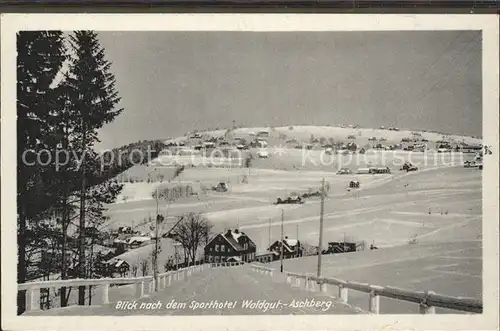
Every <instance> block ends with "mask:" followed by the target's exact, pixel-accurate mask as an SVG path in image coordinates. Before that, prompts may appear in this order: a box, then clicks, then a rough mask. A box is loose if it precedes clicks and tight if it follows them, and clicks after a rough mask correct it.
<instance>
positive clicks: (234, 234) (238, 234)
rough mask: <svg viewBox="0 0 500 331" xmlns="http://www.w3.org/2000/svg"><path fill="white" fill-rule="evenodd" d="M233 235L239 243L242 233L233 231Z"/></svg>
mask: <svg viewBox="0 0 500 331" xmlns="http://www.w3.org/2000/svg"><path fill="white" fill-rule="evenodd" d="M231 234H232V235H233V238H234V240H236V241H238V238H239V237H241V232H238V233H236V232H234V231H231Z"/></svg>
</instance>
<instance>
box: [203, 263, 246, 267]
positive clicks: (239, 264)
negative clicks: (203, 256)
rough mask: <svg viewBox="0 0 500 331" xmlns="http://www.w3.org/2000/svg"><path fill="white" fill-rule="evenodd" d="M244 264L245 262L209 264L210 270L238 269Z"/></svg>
mask: <svg viewBox="0 0 500 331" xmlns="http://www.w3.org/2000/svg"><path fill="white" fill-rule="evenodd" d="M244 264H245V262H217V263H210V268H226V267H238V266H242V265H244Z"/></svg>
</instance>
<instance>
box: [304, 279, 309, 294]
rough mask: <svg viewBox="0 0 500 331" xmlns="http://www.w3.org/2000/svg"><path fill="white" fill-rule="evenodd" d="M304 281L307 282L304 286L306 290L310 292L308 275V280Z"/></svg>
mask: <svg viewBox="0 0 500 331" xmlns="http://www.w3.org/2000/svg"><path fill="white" fill-rule="evenodd" d="M304 281H305V284H304V285H305V289H306V291H309V276H308V275H306V278H305V280H304Z"/></svg>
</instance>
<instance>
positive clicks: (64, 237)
mask: <svg viewBox="0 0 500 331" xmlns="http://www.w3.org/2000/svg"><path fill="white" fill-rule="evenodd" d="M63 148H64V150H68V140H67V139H64V140H63ZM63 171H64V174H63V185H64V192H63V194H64V196H63V205H62V207H63V212H62V219H61V224H62V240H61V259H62V260H61V279H66V278H67V270H66V269H67V266H66V246H67V236H68V223H69V212H68V211H69V210H68V207H69V206H68V199H69V197H68V195H69V192H68V181H67V180H66V179H67V178H66V170H63ZM67 305H68V300H67V297H66V287H64V286H63V287H61V307H66V306H67Z"/></svg>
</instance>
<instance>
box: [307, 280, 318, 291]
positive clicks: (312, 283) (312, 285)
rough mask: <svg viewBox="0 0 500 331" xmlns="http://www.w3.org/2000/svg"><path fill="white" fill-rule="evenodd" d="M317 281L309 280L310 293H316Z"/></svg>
mask: <svg viewBox="0 0 500 331" xmlns="http://www.w3.org/2000/svg"><path fill="white" fill-rule="evenodd" d="M315 284H316V281H315V280H312V279H309V291H312V292H314V291H316V285H315Z"/></svg>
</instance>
